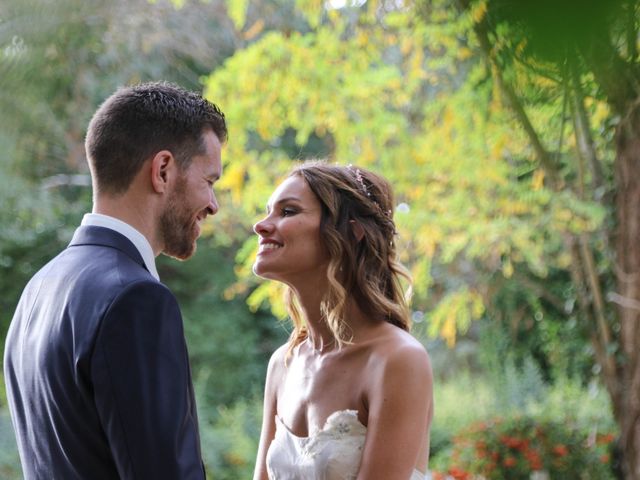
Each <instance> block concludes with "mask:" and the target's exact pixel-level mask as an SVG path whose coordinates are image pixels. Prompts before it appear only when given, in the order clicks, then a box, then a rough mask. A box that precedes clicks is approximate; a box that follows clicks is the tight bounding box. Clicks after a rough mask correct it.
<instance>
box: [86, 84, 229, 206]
mask: <svg viewBox="0 0 640 480" xmlns="http://www.w3.org/2000/svg"><path fill="white" fill-rule="evenodd" d="M206 129H211V130H212V131H213V132H214V133H215V134H216V136H217V137H218V140H220V143H224V142H225V141H226V139H227V125H226V122H225V118H224V114H223V113H222V112H221V111H220V109H219V108H218V107H217V106H216V105H214V104H213V103H211V102H209V101H207V100H206V99H204V98H202V96H200V95H199V94H197V93H194V92H189V91H187V90H184V89H182V88H180V87H178V86H177V85H173V84H170V83H164V82H153V83H143V84H139V85H135V86H130V87H123V88H120V89H119V90H117V91H116V92H115V93H114V94H113V95H111V96H110V97H109V98H108V99H107V100H106V101H105V102H104V103H103V104H102V105H101V106H100V108H99V109H98V110H97V111H96V113H95V114H94V115H93V118H92V119H91V122H90V123H89V128H88V130H87V137H86V140H85V149H86V152H87V160H88V162H89V167H90V169H91V175H92V177H93V187H94V190H95V192H96V193H109V194H120V193H123V192H125V191H126V190H127V189H128V188H129V186H130V185H131V182H132V181H133V178H134V177H135V176H136V175H137V174H138V172H139V171H140V169H141V168H142V165H143V163H144V162H145V161H146V160H148V159H149V158H151V157H152V156H153V155H155V154H156V153H157V152H159V151H161V150H169V151H170V152H171V153H172V154H173V156H174V157H175V158H176V161H177V162H178V165H179V166H180V168H181V169H182V170H185V169H186V168H188V167H189V164H190V162H191V159H192V157H193V156H194V155H199V154H203V153H204V152H205V145H204V142H203V133H204V131H205V130H206Z"/></svg>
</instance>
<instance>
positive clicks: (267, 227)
mask: <svg viewBox="0 0 640 480" xmlns="http://www.w3.org/2000/svg"><path fill="white" fill-rule="evenodd" d="M272 230H273V225H271V223H270V222H268V221H267V219H266V218H264V219H262V220H260V221H259V222H258V223H256V224H255V225H254V226H253V231H254V232H256V234H258V235H260V236H265V235H267V234H269V232H271V231H272Z"/></svg>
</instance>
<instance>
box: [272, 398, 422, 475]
mask: <svg viewBox="0 0 640 480" xmlns="http://www.w3.org/2000/svg"><path fill="white" fill-rule="evenodd" d="M366 434H367V427H365V426H364V425H362V424H361V423H360V421H359V420H358V412H357V411H355V410H340V411H338V412H334V413H332V414H331V416H329V418H327V421H326V423H325V425H324V427H323V428H322V430H320V431H318V432H315V433H313V434H311V435H309V436H308V437H298V436H296V435H294V434H293V433H291V431H290V430H289V429H288V428H287V426H286V425H285V424H284V423H282V420H280V417H278V416H276V435H275V438H274V439H273V442H271V445H270V446H269V450H268V452H267V471H268V472H269V479H270V480H354V479H355V478H356V477H357V476H358V468H359V467H360V459H361V458H362V449H363V447H364V441H365V436H366ZM425 478H427V476H426V475H425V474H424V473H420V472H419V471H418V470H414V471H413V474H412V475H411V478H410V479H409V480H425Z"/></svg>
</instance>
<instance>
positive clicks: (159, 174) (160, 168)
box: [151, 150, 175, 193]
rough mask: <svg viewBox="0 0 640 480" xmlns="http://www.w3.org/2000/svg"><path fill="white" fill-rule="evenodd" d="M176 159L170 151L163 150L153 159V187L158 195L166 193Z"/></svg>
mask: <svg viewBox="0 0 640 480" xmlns="http://www.w3.org/2000/svg"><path fill="white" fill-rule="evenodd" d="M174 167H175V159H174V158H173V154H172V153H171V152H170V151H169V150H161V151H159V152H158V153H156V154H155V155H154V156H153V158H152V159H151V186H152V188H153V190H154V191H155V192H156V193H163V192H165V191H166V189H167V186H168V184H169V178H170V170H171V169H172V168H174Z"/></svg>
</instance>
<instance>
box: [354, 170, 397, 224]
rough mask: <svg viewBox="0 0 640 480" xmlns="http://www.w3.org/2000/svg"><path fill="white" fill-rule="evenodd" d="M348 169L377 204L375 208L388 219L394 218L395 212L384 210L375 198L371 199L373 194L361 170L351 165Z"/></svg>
mask: <svg viewBox="0 0 640 480" xmlns="http://www.w3.org/2000/svg"><path fill="white" fill-rule="evenodd" d="M347 168H348V169H349V170H351V171H352V172H354V173H355V175H356V181H357V182H358V184H359V185H360V189H361V190H362V192H363V193H364V194H365V195H366V196H367V197H368V198H369V199H370V200H371V201H372V202H373V203H374V204H375V206H376V207H378V210H380V212H382V214H383V215H385V216H386V217H388V218H392V214H393V212H392V211H391V210H383V209H382V207H381V206H380V204H379V203H378V202H377V201H376V200H375V199H374V198H372V197H371V192H370V191H369V189H368V188H367V184H366V183H364V178H363V177H362V172H361V171H360V169H359V168H356V167H354V166H353V165H352V164H351V163H350V164H349V165H347Z"/></svg>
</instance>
